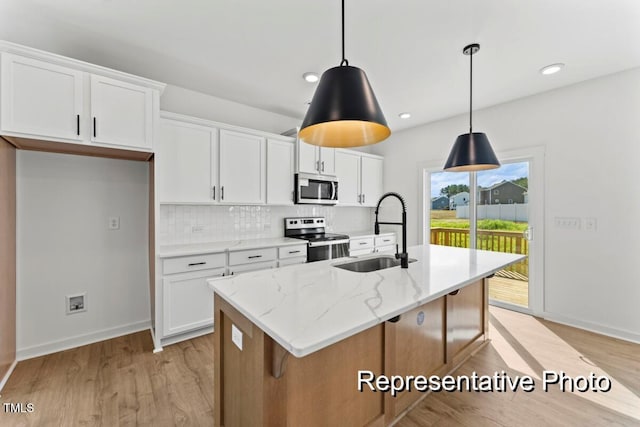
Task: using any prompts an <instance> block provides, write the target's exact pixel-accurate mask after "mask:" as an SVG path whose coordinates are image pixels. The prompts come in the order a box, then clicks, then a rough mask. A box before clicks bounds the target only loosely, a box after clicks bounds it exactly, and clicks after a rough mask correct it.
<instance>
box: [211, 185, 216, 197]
mask: <svg viewBox="0 0 640 427" xmlns="http://www.w3.org/2000/svg"><path fill="white" fill-rule="evenodd" d="M211 198H212V199H213V200H215V199H216V186H215V185H214V186H213V196H212V197H211Z"/></svg>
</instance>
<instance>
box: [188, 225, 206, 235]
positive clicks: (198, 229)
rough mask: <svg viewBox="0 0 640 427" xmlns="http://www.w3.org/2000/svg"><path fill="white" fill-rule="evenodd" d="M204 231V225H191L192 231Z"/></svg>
mask: <svg viewBox="0 0 640 427" xmlns="http://www.w3.org/2000/svg"><path fill="white" fill-rule="evenodd" d="M203 231H204V225H194V226H193V227H191V232H192V233H202V232H203Z"/></svg>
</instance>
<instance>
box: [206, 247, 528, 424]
mask: <svg viewBox="0 0 640 427" xmlns="http://www.w3.org/2000/svg"><path fill="white" fill-rule="evenodd" d="M408 252H409V256H410V257H411V258H413V259H415V260H416V261H415V262H412V263H410V264H409V268H408V269H401V268H400V267H392V268H387V269H382V270H377V271H371V272H368V273H360V272H354V271H348V270H344V269H341V268H338V267H336V266H337V265H339V264H345V263H349V262H353V261H354V259H351V258H342V259H337V260H336V259H334V260H327V261H320V262H314V263H309V264H302V265H295V266H289V267H285V268H280V269H275V270H269V271H257V272H251V273H246V274H242V275H238V276H235V277H230V278H228V277H225V278H220V279H212V280H210V281H209V284H210V286H211V288H212V289H213V290H214V294H215V296H214V298H215V303H214V306H215V313H214V315H215V324H216V330H215V338H214V340H215V344H214V346H215V354H214V366H215V368H214V369H215V371H214V379H215V390H214V399H215V403H214V410H215V423H216V425H219V426H222V425H224V426H226V427H230V426H236V425H237V426H243V425H292V426H298V425H305V426H313V425H349V426H355V425H373V426H378V425H380V426H382V425H389V424H391V423H392V422H394V421H395V420H396V419H397V418H399V417H401V416H402V415H403V414H404V412H406V410H407V409H408V408H410V407H411V405H413V404H414V403H415V402H417V401H418V400H420V399H421V398H422V397H423V396H424V394H423V393H419V392H416V391H411V392H401V393H399V394H398V395H396V396H394V397H392V396H391V395H390V394H388V393H379V392H374V391H371V390H369V389H368V388H365V389H364V390H363V391H358V389H357V376H358V371H364V370H366V371H371V372H373V373H374V374H376V375H381V374H384V375H387V376H391V375H444V374H446V373H448V372H451V371H452V370H454V369H455V368H456V367H457V366H459V365H460V364H461V363H462V362H463V361H464V360H465V359H466V358H467V357H469V356H470V355H471V354H472V353H473V352H474V351H476V350H477V349H478V348H479V347H480V346H481V345H482V344H483V343H484V342H485V340H486V339H487V328H488V313H487V307H488V290H487V284H486V280H485V278H487V277H489V276H491V275H492V274H493V273H495V272H496V271H498V270H500V269H502V268H503V267H505V266H507V265H509V264H512V263H514V262H517V261H519V260H521V259H522V258H523V257H522V256H520V255H513V254H503V253H497V252H487V251H480V250H468V249H461V248H451V247H444V246H435V245H425V246H414V247H410V248H409V251H408ZM373 257H377V256H375V255H374V256H373ZM364 258H371V256H369V257H364ZM359 259H362V258H359Z"/></svg>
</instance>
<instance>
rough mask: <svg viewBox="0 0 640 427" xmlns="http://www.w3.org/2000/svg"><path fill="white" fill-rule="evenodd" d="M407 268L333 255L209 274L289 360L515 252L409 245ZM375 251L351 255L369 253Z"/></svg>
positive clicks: (505, 261)
mask: <svg viewBox="0 0 640 427" xmlns="http://www.w3.org/2000/svg"><path fill="white" fill-rule="evenodd" d="M408 252H409V256H410V257H411V258H415V259H417V262H414V263H410V264H409V268H408V269H401V268H400V267H392V268H388V269H385V270H378V271H374V272H371V273H355V272H351V271H347V270H343V269H340V268H335V267H332V265H333V264H341V263H346V262H351V261H354V259H352V258H340V259H333V260H327V261H319V262H313V263H307V264H299V265H292V266H287V267H282V268H278V269H271V270H263V271H255V272H250V273H244V274H241V275H238V276H228V277H223V278H220V279H211V280H209V281H208V283H209V286H210V287H211V288H212V289H213V290H214V292H215V293H216V294H218V295H219V296H220V297H222V298H223V299H225V300H226V301H227V302H229V303H230V304H231V305H232V306H233V307H234V308H236V309H237V310H238V311H240V312H241V313H242V314H243V315H244V316H246V317H247V318H248V319H249V320H251V321H252V322H253V323H254V324H256V325H257V326H258V327H259V328H261V329H262V330H263V331H265V332H266V333H267V334H268V335H269V336H270V337H271V338H273V339H274V340H275V341H276V342H277V343H278V344H280V345H281V346H282V347H283V348H285V349H287V350H288V351H289V352H290V353H292V354H293V355H294V356H296V357H303V356H306V355H308V354H311V353H313V352H315V351H317V350H320V349H322V348H324V347H327V346H329V345H331V344H334V343H336V342H338V341H340V340H342V339H344V338H347V337H350V336H352V335H354V334H356V333H358V332H361V331H363V330H365V329H368V328H370V327H372V326H375V325H377V324H379V323H381V322H384V321H386V320H388V319H390V318H392V317H394V316H397V315H399V314H402V313H405V312H407V311H408V310H410V309H412V308H415V307H418V306H420V305H422V304H424V303H426V302H429V301H432V300H434V299H437V298H439V297H441V296H443V295H446V294H448V293H449V292H451V291H454V290H456V289H459V288H461V287H464V286H466V285H468V284H471V283H473V282H475V281H476V280H478V279H481V278H483V277H486V276H489V275H491V274H493V273H495V272H496V271H498V270H500V269H501V268H503V267H505V266H507V265H509V264H512V263H514V262H516V261H519V260H521V259H523V258H524V256H522V255H514V254H505V253H499V252H489V251H481V250H469V249H462V248H452V247H446V246H436V245H428V246H412V247H410V248H409V250H408ZM376 256H379V255H373V256H372V255H367V256H362V257H358V258H360V259H362V258H369V257H376Z"/></svg>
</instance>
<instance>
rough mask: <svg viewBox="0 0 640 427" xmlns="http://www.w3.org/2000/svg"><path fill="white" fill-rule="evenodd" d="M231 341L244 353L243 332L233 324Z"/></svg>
mask: <svg viewBox="0 0 640 427" xmlns="http://www.w3.org/2000/svg"><path fill="white" fill-rule="evenodd" d="M231 341H232V342H233V343H234V344H235V345H236V347H238V348H239V349H240V351H242V331H241V330H240V329H238V327H237V326H236V325H234V324H233V323H232V324H231Z"/></svg>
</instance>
